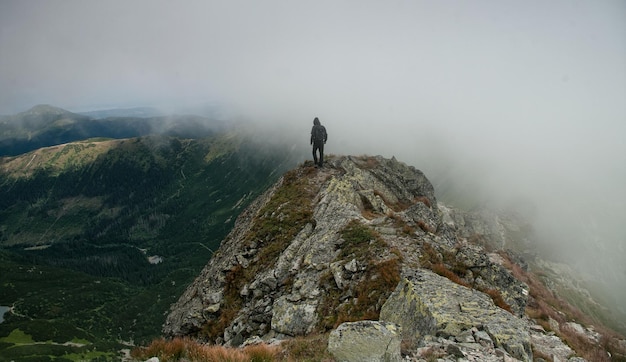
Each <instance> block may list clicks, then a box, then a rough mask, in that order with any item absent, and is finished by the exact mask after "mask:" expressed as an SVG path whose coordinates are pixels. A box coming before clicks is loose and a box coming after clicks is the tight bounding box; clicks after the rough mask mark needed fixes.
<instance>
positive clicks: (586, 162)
mask: <svg viewBox="0 0 626 362" xmlns="http://www.w3.org/2000/svg"><path fill="white" fill-rule="evenodd" d="M40 103H47V104H52V105H55V106H59V107H62V108H66V109H69V110H72V111H86V110H93V109H105V108H113V107H132V106H160V107H166V108H167V107H170V108H172V109H180V107H187V106H189V107H191V106H198V105H201V104H205V103H211V104H220V105H223V106H224V107H226V108H228V110H229V111H230V112H231V114H237V115H241V116H243V117H246V118H248V119H250V120H252V121H255V122H259V123H261V124H266V125H268V127H276V133H280V132H281V131H282V130H285V129H294V130H295V133H294V134H298V132H301V133H302V142H304V143H306V142H308V132H309V130H310V127H311V125H312V120H313V117H315V116H318V117H320V120H321V121H322V123H323V124H325V125H326V127H327V128H328V131H329V142H328V144H327V151H328V152H332V153H355V154H361V153H367V154H381V155H383V156H386V157H391V156H396V157H397V158H398V159H399V160H401V161H404V162H406V163H408V164H411V165H414V166H416V167H417V168H420V169H422V170H424V171H425V173H426V175H427V176H429V175H430V176H432V175H433V174H438V173H442V172H443V173H446V172H449V173H450V175H453V176H454V177H456V178H458V181H459V182H461V183H463V182H465V183H467V184H468V185H469V186H468V187H470V190H471V187H473V186H472V185H474V184H478V185H480V186H476V187H480V190H476V192H477V193H481V192H482V193H485V194H487V195H489V197H493V198H495V199H498V200H500V201H503V200H504V201H506V202H513V201H514V200H524V201H525V202H529V203H532V204H533V206H534V207H537V208H539V209H540V210H541V212H540V213H539V216H538V217H539V218H540V221H542V222H543V223H545V224H553V225H559V226H558V228H557V229H567V228H569V227H570V226H571V225H580V224H585V225H586V226H585V227H589V228H591V229H594V228H595V229H597V230H601V231H602V232H603V233H606V234H608V235H609V236H606V238H609V239H611V240H613V242H615V243H617V244H618V245H620V248H621V249H620V250H621V252H622V253H624V255H625V256H626V232H625V231H624V225H625V224H626V206H625V205H626V192H625V191H624V185H626V2H625V1H623V0H613V1H611V0H608V1H604V0H599V1H598V0H587V1H576V0H566V1H561V0H554V1H543V0H542V1H499V0H493V1H467V0H443V1H440V0H432V1H420V0H407V1H363V0H359V1H334V0H333V1H324V0H322V1H320V0H315V1H287V0H285V1H275V0H271V1H152V0H150V1H84V0H80V1H70V0H64V1H34V0H33V1H11V0H0V114H10V113H17V112H20V111H24V110H26V109H28V108H30V107H31V106H33V105H35V104H40ZM176 107H179V108H176ZM286 126H289V127H286ZM285 134H287V133H285ZM298 141H299V140H298ZM560 223H562V224H560ZM587 224H588V225H587ZM561 225H562V226H561ZM560 231H563V230H560Z"/></svg>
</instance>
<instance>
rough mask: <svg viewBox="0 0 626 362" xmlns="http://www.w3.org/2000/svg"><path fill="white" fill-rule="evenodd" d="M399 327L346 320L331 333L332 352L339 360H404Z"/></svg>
mask: <svg viewBox="0 0 626 362" xmlns="http://www.w3.org/2000/svg"><path fill="white" fill-rule="evenodd" d="M400 339H401V338H400V334H399V327H398V325H396V324H393V323H385V322H378V321H359V322H350V323H342V324H341V325H340V326H339V327H337V329H335V330H334V331H332V332H331V333H330V336H329V338H328V351H329V352H330V353H332V354H333V356H334V357H335V359H336V360H337V361H338V362H342V361H349V362H396V361H401V360H402V358H401V356H400Z"/></svg>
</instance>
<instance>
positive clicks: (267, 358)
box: [131, 338, 281, 362]
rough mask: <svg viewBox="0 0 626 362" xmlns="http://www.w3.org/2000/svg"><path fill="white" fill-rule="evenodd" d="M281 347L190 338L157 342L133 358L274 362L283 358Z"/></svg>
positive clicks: (132, 354) (142, 348)
mask: <svg viewBox="0 0 626 362" xmlns="http://www.w3.org/2000/svg"><path fill="white" fill-rule="evenodd" d="M280 352H281V351H280V348H279V347H276V346H269V345H266V344H257V345H252V346H247V347H244V348H228V347H223V346H215V345H204V344H200V343H198V342H197V341H195V340H193V339H190V338H174V339H172V340H166V339H163V338H160V339H156V340H154V341H152V343H150V345H148V346H147V347H138V348H135V349H133V350H132V351H131V357H133V358H135V359H140V360H146V359H149V358H151V357H158V358H159V360H160V361H162V362H168V361H180V360H187V361H190V362H200V361H202V362H204V361H215V362H250V361H254V362H271V361H276V360H277V358H278V356H279V355H280Z"/></svg>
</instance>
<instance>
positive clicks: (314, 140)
mask: <svg viewBox="0 0 626 362" xmlns="http://www.w3.org/2000/svg"><path fill="white" fill-rule="evenodd" d="M327 139H328V134H327V133H326V127H324V126H322V124H321V123H320V120H319V119H318V118H317V117H315V119H314V120H313V128H312V129H311V144H312V145H313V162H314V163H315V167H318V166H319V167H322V165H323V164H324V144H326V140H327ZM318 151H319V155H320V157H319V163H318V162H317V161H318V159H317V152H318Z"/></svg>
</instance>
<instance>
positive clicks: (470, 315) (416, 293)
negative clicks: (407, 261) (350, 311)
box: [380, 269, 532, 361]
mask: <svg viewBox="0 0 626 362" xmlns="http://www.w3.org/2000/svg"><path fill="white" fill-rule="evenodd" d="M380 319H381V320H384V321H387V322H393V323H397V324H398V325H400V326H401V328H402V334H403V338H404V339H409V340H416V339H417V340H419V339H421V338H423V336H426V335H433V336H443V337H456V336H459V335H461V334H462V333H464V332H466V331H468V330H471V329H472V328H476V329H478V330H481V331H485V332H486V333H488V335H489V337H490V338H491V340H492V341H493V343H494V345H495V346H496V347H500V348H502V349H504V350H506V351H507V352H508V353H509V354H511V356H513V357H515V358H517V359H520V360H522V361H532V352H531V347H530V345H531V343H530V342H531V341H530V334H529V331H528V327H527V325H526V323H524V321H523V320H522V319H520V318H517V317H515V316H514V315H512V314H511V313H509V312H507V311H505V310H503V309H501V308H498V307H496V306H495V304H494V303H493V301H492V300H491V298H490V297H489V296H487V295H486V294H484V293H481V292H479V291H476V290H473V289H470V288H467V287H464V286H461V285H458V284H456V283H453V282H452V281H450V280H449V279H447V278H444V277H442V276H439V275H437V274H435V273H433V272H431V271H428V270H424V269H416V270H405V272H404V275H403V278H402V280H401V281H400V283H399V284H398V286H397V287H396V289H395V291H394V292H393V293H392V294H391V296H390V297H389V298H388V299H387V301H386V302H385V304H384V305H383V307H382V309H381V312H380Z"/></svg>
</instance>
